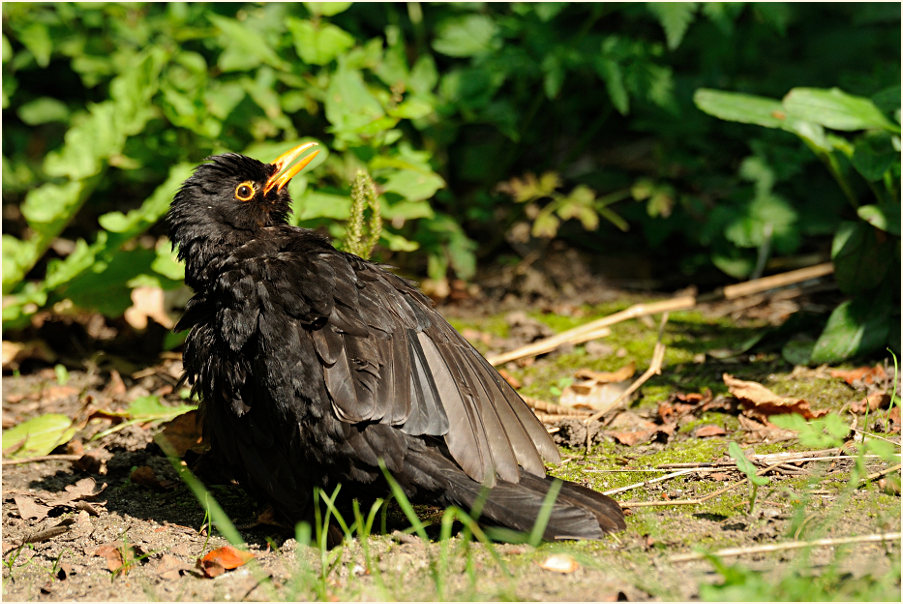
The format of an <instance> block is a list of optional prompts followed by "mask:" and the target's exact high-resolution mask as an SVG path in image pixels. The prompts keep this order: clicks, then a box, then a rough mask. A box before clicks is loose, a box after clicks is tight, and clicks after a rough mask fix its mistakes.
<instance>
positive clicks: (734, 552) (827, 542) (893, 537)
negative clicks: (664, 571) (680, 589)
mask: <svg viewBox="0 0 903 604" xmlns="http://www.w3.org/2000/svg"><path fill="white" fill-rule="evenodd" d="M899 540H900V533H898V532H897V533H879V534H875V535H859V536H858V537H838V538H834V539H815V540H814V541H789V542H786V543H773V544H770V545H754V546H751V547H729V548H726V549H721V550H718V551H717V552H714V554H713V555H715V556H718V557H719V558H726V557H728V556H742V555H744V554H760V553H766V552H780V551H784V550H788V549H801V548H804V547H833V546H835V545H845V544H848V543H884V542H885V541H899ZM705 557H706V554H699V553H693V554H678V555H676V556H671V557H670V558H668V561H669V562H689V561H691V560H702V559H704V558H705Z"/></svg>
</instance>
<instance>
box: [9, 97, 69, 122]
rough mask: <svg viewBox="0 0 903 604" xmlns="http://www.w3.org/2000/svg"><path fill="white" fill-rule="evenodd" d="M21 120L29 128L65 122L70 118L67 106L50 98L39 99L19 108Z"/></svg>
mask: <svg viewBox="0 0 903 604" xmlns="http://www.w3.org/2000/svg"><path fill="white" fill-rule="evenodd" d="M18 113H19V118H20V119H21V120H22V121H23V122H25V123H26V124H28V125H29V126H37V125H38V124H46V123H48V122H65V121H66V120H67V119H68V118H69V108H68V107H66V104H65V103H63V102H62V101H58V100H57V99H54V98H50V97H49V96H42V97H38V98H36V99H35V100H33V101H30V102H28V103H25V104H24V105H22V106H21V107H19V112H18Z"/></svg>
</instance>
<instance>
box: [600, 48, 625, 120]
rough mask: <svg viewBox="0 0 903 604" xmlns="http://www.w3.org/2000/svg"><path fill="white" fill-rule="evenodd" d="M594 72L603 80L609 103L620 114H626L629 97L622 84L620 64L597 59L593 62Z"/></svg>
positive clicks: (622, 76)
mask: <svg viewBox="0 0 903 604" xmlns="http://www.w3.org/2000/svg"><path fill="white" fill-rule="evenodd" d="M593 64H594V66H595V68H596V73H598V74H599V76H600V77H601V78H602V80H603V81H604V82H605V87H606V89H607V90H608V96H609V98H610V99H611V104H612V105H614V108H615V109H617V110H618V113H620V114H621V115H627V113H628V112H629V111H630V97H629V96H628V94H627V87H626V86H625V85H624V75H623V73H622V72H621V66H620V65H618V63H617V62H616V61H613V60H611V59H598V60H596V61H595V62H594V63H593Z"/></svg>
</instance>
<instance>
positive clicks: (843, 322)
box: [811, 298, 890, 364]
mask: <svg viewBox="0 0 903 604" xmlns="http://www.w3.org/2000/svg"><path fill="white" fill-rule="evenodd" d="M889 332H890V312H889V308H888V307H887V306H886V305H880V304H872V300H871V299H868V298H858V299H856V300H853V301H849V300H848V301H846V302H843V303H841V304H840V305H839V306H838V307H837V308H835V309H834V312H832V313H831V316H830V317H829V318H828V323H827V325H825V329H824V331H822V333H821V335H820V336H819V338H818V341H817V342H816V343H815V347H814V348H813V349H812V357H811V362H812V363H814V364H822V363H839V362H840V361H843V360H845V359H849V358H851V357H854V356H857V355H860V354H866V353H869V352H873V351H875V350H879V349H880V348H881V347H882V346H883V345H884V343H885V342H886V341H887V336H888V333H889Z"/></svg>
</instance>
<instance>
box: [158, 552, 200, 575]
mask: <svg viewBox="0 0 903 604" xmlns="http://www.w3.org/2000/svg"><path fill="white" fill-rule="evenodd" d="M190 569H191V567H190V566H189V565H188V564H185V563H184V562H182V561H181V560H179V559H178V558H177V557H175V556H173V555H171V554H163V555H162V556H160V561H159V562H158V563H157V566H156V568H154V573H155V574H156V575H157V576H158V577H160V578H161V579H167V580H170V581H174V580H176V579H178V578H179V577H180V576H181V571H183V570H190Z"/></svg>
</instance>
